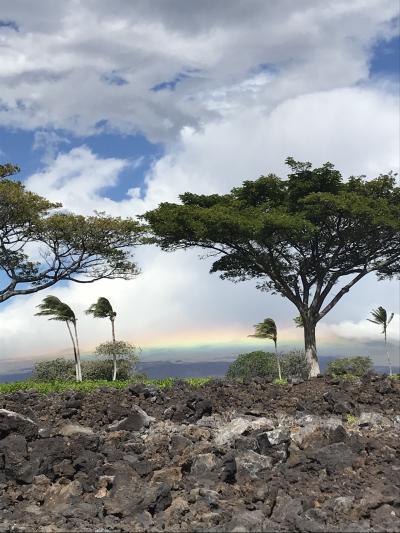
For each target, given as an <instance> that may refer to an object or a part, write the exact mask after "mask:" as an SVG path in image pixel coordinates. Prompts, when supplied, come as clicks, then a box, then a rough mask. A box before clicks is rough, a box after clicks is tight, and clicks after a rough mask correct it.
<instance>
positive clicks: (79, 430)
mask: <svg viewBox="0 0 400 533" xmlns="http://www.w3.org/2000/svg"><path fill="white" fill-rule="evenodd" d="M58 433H59V434H60V435H63V436H64V437H70V436H71V435H79V434H82V435H93V433H94V432H93V429H92V428H89V427H85V426H81V425H79V424H65V425H64V426H62V427H61V428H60V430H59V432H58Z"/></svg>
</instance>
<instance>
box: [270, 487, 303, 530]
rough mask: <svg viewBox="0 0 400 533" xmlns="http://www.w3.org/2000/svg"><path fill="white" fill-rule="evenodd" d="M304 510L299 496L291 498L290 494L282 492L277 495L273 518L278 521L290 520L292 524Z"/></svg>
mask: <svg viewBox="0 0 400 533" xmlns="http://www.w3.org/2000/svg"><path fill="white" fill-rule="evenodd" d="M302 512H303V505H302V503H301V500H300V499H299V498H291V497H290V496H289V495H287V494H284V493H283V492H280V493H279V494H278V496H277V497H276V503H275V507H274V510H273V513H272V515H271V519H272V520H274V521H275V522H278V523H282V522H289V523H290V524H291V523H293V522H294V521H295V518H296V517H297V516H298V515H299V514H300V513H302Z"/></svg>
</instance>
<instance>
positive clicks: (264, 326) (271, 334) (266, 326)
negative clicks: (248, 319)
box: [248, 318, 282, 379]
mask: <svg viewBox="0 0 400 533" xmlns="http://www.w3.org/2000/svg"><path fill="white" fill-rule="evenodd" d="M254 327H255V332H254V334H253V335H248V337H256V338H258V339H270V340H272V341H274V344H275V355H276V362H277V365H278V376H279V379H282V372H281V363H280V361H279V355H278V330H277V327H276V324H275V320H273V319H272V318H266V319H265V320H263V321H262V322H260V323H259V324H255V326H254Z"/></svg>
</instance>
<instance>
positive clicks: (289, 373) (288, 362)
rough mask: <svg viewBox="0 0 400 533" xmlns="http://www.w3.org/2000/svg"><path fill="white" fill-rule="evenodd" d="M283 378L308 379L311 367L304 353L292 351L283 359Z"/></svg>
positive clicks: (284, 355)
mask: <svg viewBox="0 0 400 533" xmlns="http://www.w3.org/2000/svg"><path fill="white" fill-rule="evenodd" d="M281 367H282V376H284V377H285V378H286V379H288V378H301V379H308V376H309V375H310V365H309V364H308V362H307V359H306V356H305V353H304V351H302V350H292V351H291V352H288V353H285V354H283V355H282V357H281Z"/></svg>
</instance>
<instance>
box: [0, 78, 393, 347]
mask: <svg viewBox="0 0 400 533" xmlns="http://www.w3.org/2000/svg"><path fill="white" fill-rule="evenodd" d="M394 117H396V102H395V101H393V100H392V99H391V98H390V97H388V96H387V95H385V94H383V93H381V92H379V91H376V90H368V89H361V88H356V89H337V90H334V91H329V92H319V93H314V94H312V95H304V96H301V97H297V98H294V99H290V100H288V101H286V102H284V103H282V104H280V105H279V106H277V107H276V108H275V109H274V111H273V112H272V113H264V114H262V113H261V112H259V110H258V109H246V108H244V109H241V110H240V113H238V114H237V115H236V116H232V117H229V118H225V119H224V120H218V121H212V122H209V123H207V124H206V125H205V126H204V128H203V129H202V130H201V131H195V130H193V129H184V130H183V131H182V133H181V136H180V143H179V145H175V146H174V147H173V149H172V148H171V149H169V150H168V151H167V153H166V155H165V156H164V157H162V158H161V159H160V160H159V161H157V162H156V163H155V165H154V166H153V168H152V169H151V171H150V172H149V174H148V176H147V187H146V191H145V194H144V196H143V198H138V197H137V195H136V196H134V197H131V198H129V197H128V198H127V199H125V200H123V201H119V202H118V201H114V200H112V199H110V198H104V197H103V196H102V190H103V189H104V187H112V186H115V185H116V183H117V181H118V176H119V174H120V173H121V171H122V170H124V169H126V168H127V165H129V162H128V161H126V160H122V159H117V158H104V157H101V155H98V154H94V153H92V152H91V151H90V150H89V149H88V148H86V147H84V146H83V147H81V148H76V149H73V150H71V151H69V152H67V153H64V154H60V155H58V157H57V158H56V159H55V160H54V161H52V162H51V163H49V165H48V166H47V167H46V169H45V170H44V171H43V172H42V173H39V174H35V175H33V176H31V178H29V179H28V182H27V186H28V187H29V188H30V189H33V190H35V191H36V192H39V193H41V194H43V195H45V196H47V197H50V198H51V199H52V200H54V201H62V202H63V203H64V204H65V206H66V207H68V208H69V209H72V210H74V211H78V212H82V213H86V214H87V213H91V212H92V211H93V210H94V209H97V210H105V211H108V212H110V213H112V214H115V215H122V216H130V215H134V214H138V213H142V212H143V211H145V210H147V209H149V208H152V207H154V206H155V205H157V204H158V203H159V202H160V201H165V200H176V198H177V195H178V193H181V192H184V191H186V190H191V191H197V192H206V193H209V192H215V191H217V192H226V191H228V190H229V189H230V188H231V187H232V186H235V185H238V184H240V183H241V181H242V180H243V179H252V178H255V177H257V176H258V175H259V174H261V173H265V172H268V171H275V172H277V173H278V174H280V175H284V170H285V168H284V164H283V160H284V158H285V157H286V156H287V155H290V154H292V155H294V156H295V157H299V158H302V159H309V160H311V161H313V162H314V163H316V164H319V163H322V162H324V161H325V160H327V159H329V160H331V161H332V162H334V163H336V165H337V167H338V168H339V169H340V170H341V171H342V172H343V174H344V175H345V176H347V175H349V174H352V173H356V174H360V173H367V174H369V175H370V176H374V175H375V174H377V173H379V172H380V171H387V170H389V169H390V168H396V167H397V166H398V152H397V146H398V144H397V141H398V139H397V135H398V129H397V128H396V124H395V118H394ZM369 125H373V127H368V126H369ZM133 172H134V169H132V173H133ZM136 256H137V260H138V262H139V264H140V266H141V267H142V270H143V274H142V275H141V276H139V277H138V278H137V279H136V280H134V281H132V282H122V281H112V282H109V281H104V282H98V283H96V284H94V285H90V286H81V285H79V286H77V285H73V284H71V285H70V286H69V287H57V288H53V289H51V291H50V292H51V293H54V294H57V295H59V296H60V297H61V298H63V299H65V300H66V301H67V302H68V303H70V304H71V305H73V306H74V308H76V310H77V312H78V313H79V316H80V319H79V326H80V330H81V334H82V345H83V346H84V348H87V349H90V348H91V347H93V346H95V345H96V343H97V342H99V341H100V340H102V339H103V338H104V335H105V333H106V332H107V330H106V329H105V328H106V325H105V324H104V322H102V321H94V320H92V319H89V317H85V316H84V315H83V314H82V313H83V310H84V309H85V308H86V307H87V306H88V305H89V304H90V303H91V302H92V301H94V300H95V299H96V298H97V297H98V296H101V295H104V296H107V297H109V298H110V299H111V300H112V301H113V303H114V305H115V307H116V308H117V309H118V313H119V317H118V332H119V334H120V335H121V336H122V337H125V338H129V339H130V340H132V341H136V342H139V343H141V344H144V345H151V344H154V343H158V342H162V341H163V340H164V341H165V342H166V343H168V342H172V343H173V342H174V341H173V339H175V338H179V337H180V338H182V337H185V336H188V337H190V336H193V337H197V338H198V339H199V342H202V339H204V340H205V339H206V336H205V333H204V332H207V331H218V332H228V333H226V335H228V336H229V335H231V336H232V338H233V339H241V338H244V337H245V336H246V335H247V332H249V331H250V330H251V326H252V324H254V323H256V322H257V321H258V320H259V319H260V318H262V317H263V316H265V315H271V316H274V317H275V318H276V320H277V322H278V325H279V327H280V328H281V329H286V330H289V329H290V328H292V329H293V324H292V317H294V316H295V315H296V314H297V311H296V310H295V309H294V307H293V306H292V305H291V304H290V303H288V302H287V301H286V300H284V299H282V298H280V297H279V296H271V295H266V294H264V293H260V292H259V291H256V290H255V288H254V286H253V284H252V283H244V284H238V285H233V284H230V283H228V282H222V281H220V280H219V279H218V277H217V276H210V275H209V274H208V272H207V271H208V267H209V262H208V261H199V260H198V257H197V253H196V252H190V253H184V252H180V253H174V254H165V253H163V252H160V251H158V250H154V249H147V248H145V249H142V248H141V249H139V250H138V251H137V252H136ZM396 286H397V285H396V284H395V283H390V282H380V283H377V282H376V281H375V278H373V277H370V278H366V279H365V280H363V281H362V282H360V283H359V284H358V285H357V286H356V287H354V289H352V291H351V293H350V294H349V295H347V296H346V297H345V298H344V299H343V300H342V301H341V303H340V304H338V306H336V307H335V308H334V310H333V311H332V312H331V313H330V314H329V315H328V316H327V318H326V320H324V321H323V323H322V324H321V325H320V326H319V328H318V331H319V335H320V339H321V346H323V341H324V339H325V340H327V341H328V340H329V342H331V343H332V342H334V340H333V341H332V338H333V339H335V338H336V339H337V341H338V345H337V349H338V350H339V353H341V354H346V353H349V352H350V353H352V351H353V352H354V350H355V351H357V347H359V346H364V344H363V343H364V342H369V341H370V340H371V341H372V340H373V339H374V334H376V335H375V338H376V337H379V335H378V333H379V332H374V327H373V326H372V325H370V326H369V329H368V332H369V333H368V335H367V334H366V335H364V331H365V332H367V329H365V330H364V329H363V328H364V326H362V329H361V330H360V333H359V334H358V336H356V337H354V338H356V339H357V342H358V344H357V342H354V338H353V337H350V336H349V335H347V336H346V335H345V331H350V330H351V331H352V332H353V333H354V331H355V330H356V329H357V327H358V326H357V327H355V326H354V325H351V324H353V322H354V320H358V319H359V318H361V317H366V316H367V315H368V313H369V310H370V309H372V308H374V307H376V306H377V305H382V304H384V305H385V306H387V307H388V308H390V309H393V310H396V309H397V308H398V305H399V302H398V299H397V298H396V291H395V290H394V288H395V287H396ZM43 296H44V293H40V294H38V295H35V296H33V297H30V298H24V299H20V300H15V301H14V302H13V303H11V304H9V305H8V306H7V307H6V308H5V309H4V310H3V311H2V313H1V315H2V316H1V320H0V324H1V326H0V327H1V328H2V333H1V337H2V339H3V341H2V342H3V344H4V346H5V348H4V349H5V350H8V353H18V354H20V355H21V354H22V353H23V352H24V350H26V349H27V347H29V351H30V353H35V354H39V353H40V351H41V350H43V344H44V343H43V339H46V343H45V345H46V348H45V350H46V352H52V351H53V350H54V351H56V350H57V349H59V348H61V347H68V337H67V335H66V334H65V335H64V332H63V330H62V328H61V327H59V326H58V325H56V324H52V323H46V322H45V321H44V320H43V319H39V318H34V319H30V321H29V322H28V323H27V321H26V318H25V317H26V316H29V317H31V316H32V315H33V312H34V305H36V304H37V303H38V302H39V301H40V299H41V298H42V297H43ZM377 302H378V303H377ZM330 324H336V325H330ZM337 324H339V325H337ZM343 324H344V325H343ZM349 324H350V326H349ZM368 324H369V323H368ZM391 327H392V328H393V326H391ZM20 331H24V336H23V337H21V335H20V334H19V333H18V332H20ZM391 331H392V330H391ZM221 335H222V333H221ZM224 335H225V334H224ZM226 335H225V336H226ZM296 335H297V337H299V342H301V339H300V337H301V335H300V334H299V332H298V331H296V330H294V329H293V336H296ZM171 339H172V340H171ZM343 339H345V340H343ZM346 339H347V340H346ZM343 342H344V344H343ZM360 343H361V344H360ZM6 353H7V352H6ZM329 354H332V352H329Z"/></svg>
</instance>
